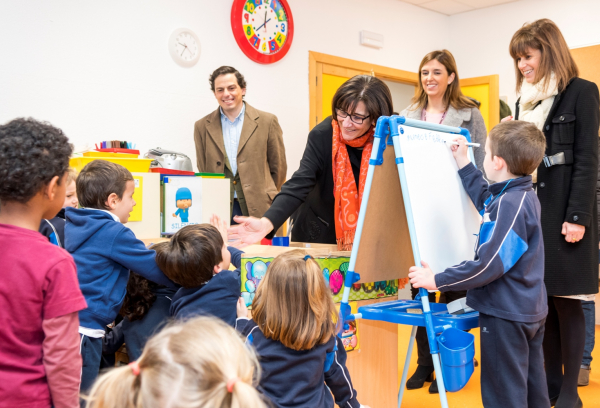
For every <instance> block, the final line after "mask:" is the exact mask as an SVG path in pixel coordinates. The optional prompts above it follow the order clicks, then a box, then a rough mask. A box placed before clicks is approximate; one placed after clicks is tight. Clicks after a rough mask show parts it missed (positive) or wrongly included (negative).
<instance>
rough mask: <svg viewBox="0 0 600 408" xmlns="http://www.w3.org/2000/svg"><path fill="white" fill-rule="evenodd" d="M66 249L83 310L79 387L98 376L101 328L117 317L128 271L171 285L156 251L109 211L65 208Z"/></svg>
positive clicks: (173, 285)
mask: <svg viewBox="0 0 600 408" xmlns="http://www.w3.org/2000/svg"><path fill="white" fill-rule="evenodd" d="M65 215H66V220H67V222H66V226H65V249H66V250H67V251H69V253H70V254H71V255H72V256H73V259H74V260H75V264H76V266H77V278H78V279H79V287H80V289H81V292H82V293H83V295H84V297H85V300H86V302H87V305H88V307H87V309H84V310H82V311H80V312H79V325H80V327H79V333H80V335H81V346H80V350H81V358H82V363H83V367H82V375H81V390H82V391H87V390H88V389H89V388H90V387H91V385H92V384H93V383H94V381H95V379H96V377H97V376H98V371H99V368H100V359H101V356H102V337H104V333H105V327H106V325H107V324H109V323H112V322H113V321H114V320H115V318H116V317H117V315H118V313H119V310H120V309H121V305H122V303H123V299H124V298H125V293H126V289H127V281H128V280H129V270H132V271H134V272H136V273H138V274H140V275H141V276H143V277H144V278H146V279H148V280H151V281H153V282H155V283H158V284H160V285H164V286H168V287H172V288H175V287H176V285H175V284H174V283H173V282H171V281H170V280H169V279H168V278H167V277H166V276H165V275H164V274H163V273H162V271H161V270H160V269H159V267H158V265H156V261H155V257H156V252H155V251H153V250H152V249H148V248H146V246H145V245H144V243H143V242H142V241H140V240H138V239H137V238H136V237H135V235H134V234H133V232H132V231H131V230H130V229H129V228H127V227H126V226H125V225H123V224H121V223H120V222H119V221H118V218H117V217H116V216H115V215H114V214H112V213H109V212H108V211H103V210H96V209H75V208H67V209H66V211H65Z"/></svg>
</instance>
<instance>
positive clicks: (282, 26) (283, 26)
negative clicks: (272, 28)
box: [281, 23, 285, 33]
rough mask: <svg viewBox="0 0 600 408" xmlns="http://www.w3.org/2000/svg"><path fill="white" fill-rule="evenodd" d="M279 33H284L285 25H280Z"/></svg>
mask: <svg viewBox="0 0 600 408" xmlns="http://www.w3.org/2000/svg"><path fill="white" fill-rule="evenodd" d="M281 32H282V33H285V23H281Z"/></svg>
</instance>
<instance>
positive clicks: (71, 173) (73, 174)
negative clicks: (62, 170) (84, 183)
mask: <svg viewBox="0 0 600 408" xmlns="http://www.w3.org/2000/svg"><path fill="white" fill-rule="evenodd" d="M74 181H77V170H75V169H74V168H72V167H69V169H68V170H67V183H66V185H67V187H68V186H69V184H71V183H72V182H74Z"/></svg>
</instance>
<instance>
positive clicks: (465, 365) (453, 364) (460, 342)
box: [437, 328, 475, 392]
mask: <svg viewBox="0 0 600 408" xmlns="http://www.w3.org/2000/svg"><path fill="white" fill-rule="evenodd" d="M437 341H438V344H439V346H440V357H441V360H442V371H443V373H444V386H445V387H446V390H447V391H450V392H456V391H458V390H460V389H462V388H463V387H464V386H465V385H466V384H467V382H469V378H471V375H472V374H473V371H474V369H475V367H474V366H473V358H475V336H473V335H472V334H471V333H467V332H464V331H462V330H457V329H454V328H449V329H446V330H444V331H443V332H442V334H440V335H439V336H438V338H437Z"/></svg>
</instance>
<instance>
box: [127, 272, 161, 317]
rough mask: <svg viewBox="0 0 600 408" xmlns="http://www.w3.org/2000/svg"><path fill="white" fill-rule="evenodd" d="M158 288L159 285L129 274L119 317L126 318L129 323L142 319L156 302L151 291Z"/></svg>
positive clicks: (132, 273) (134, 274) (135, 274)
mask: <svg viewBox="0 0 600 408" xmlns="http://www.w3.org/2000/svg"><path fill="white" fill-rule="evenodd" d="M159 286H161V285H159V284H158V283H154V282H151V281H149V280H148V279H146V278H143V277H141V276H140V275H138V274H137V273H134V272H131V273H130V274H129V281H128V282H127V294H126V295H125V300H124V301H123V306H121V312H120V314H121V316H123V317H126V318H127V319H129V321H130V322H133V321H134V320H140V319H141V318H142V317H144V316H145V315H146V313H148V310H150V308H151V307H152V304H154V301H155V300H156V295H155V294H154V292H153V291H154V290H155V289H156V288H157V287H159Z"/></svg>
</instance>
